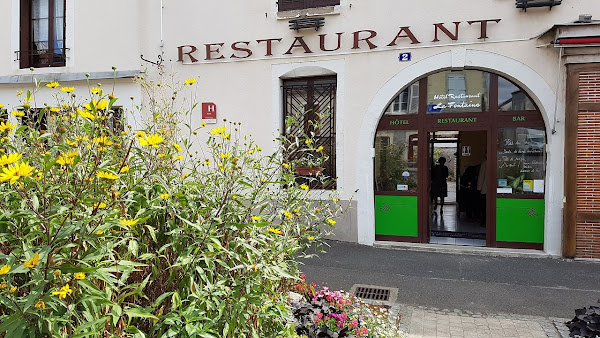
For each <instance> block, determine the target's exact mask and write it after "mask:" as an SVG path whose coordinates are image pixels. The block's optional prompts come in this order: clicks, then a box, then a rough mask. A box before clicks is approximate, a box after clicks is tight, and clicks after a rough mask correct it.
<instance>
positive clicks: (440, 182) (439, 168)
mask: <svg viewBox="0 0 600 338" xmlns="http://www.w3.org/2000/svg"><path fill="white" fill-rule="evenodd" d="M445 164H446V158H445V157H440V158H439V159H438V164H437V165H434V166H433V168H431V198H432V199H433V210H436V209H437V205H438V197H439V198H440V213H444V198H445V197H446V196H448V182H447V179H448V167H446V165H445Z"/></svg>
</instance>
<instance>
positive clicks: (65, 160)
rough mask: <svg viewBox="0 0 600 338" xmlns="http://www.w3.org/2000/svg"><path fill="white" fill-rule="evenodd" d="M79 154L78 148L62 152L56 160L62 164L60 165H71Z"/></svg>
mask: <svg viewBox="0 0 600 338" xmlns="http://www.w3.org/2000/svg"><path fill="white" fill-rule="evenodd" d="M77 155H79V152H78V151H77V150H74V151H71V152H68V153H66V154H61V155H60V156H59V157H58V160H56V163H58V164H60V165H71V164H73V162H74V160H75V156H77Z"/></svg>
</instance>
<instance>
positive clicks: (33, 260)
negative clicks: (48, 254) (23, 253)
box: [23, 252, 40, 269]
mask: <svg viewBox="0 0 600 338" xmlns="http://www.w3.org/2000/svg"><path fill="white" fill-rule="evenodd" d="M39 261H40V254H39V253H38V252H36V253H35V255H33V257H32V258H31V259H30V260H28V261H27V262H25V263H23V266H24V267H26V268H30V269H32V268H34V267H35V266H36V265H38V263H39Z"/></svg>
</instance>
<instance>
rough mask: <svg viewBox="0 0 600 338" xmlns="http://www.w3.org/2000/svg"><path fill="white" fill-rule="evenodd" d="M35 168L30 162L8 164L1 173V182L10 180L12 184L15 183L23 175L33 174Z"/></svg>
mask: <svg viewBox="0 0 600 338" xmlns="http://www.w3.org/2000/svg"><path fill="white" fill-rule="evenodd" d="M34 169H35V168H34V167H32V166H30V165H29V163H27V162H24V163H16V164H15V165H14V166H12V165H11V166H8V168H3V169H2V171H3V173H2V174H0V182H5V181H8V180H10V184H13V183H15V182H16V181H17V180H18V179H19V178H21V177H28V176H31V174H32V173H33V170H34Z"/></svg>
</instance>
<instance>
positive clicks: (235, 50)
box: [177, 19, 501, 63]
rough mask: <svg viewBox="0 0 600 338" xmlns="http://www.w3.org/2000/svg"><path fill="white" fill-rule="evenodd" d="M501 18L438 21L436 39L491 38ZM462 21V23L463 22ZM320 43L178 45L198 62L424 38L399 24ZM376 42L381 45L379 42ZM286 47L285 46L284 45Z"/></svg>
mask: <svg viewBox="0 0 600 338" xmlns="http://www.w3.org/2000/svg"><path fill="white" fill-rule="evenodd" d="M500 20H501V19H486V20H472V21H466V22H462V21H455V22H452V23H451V24H445V23H435V24H433V34H432V35H433V37H434V38H433V40H432V41H431V42H433V43H437V42H439V41H442V39H444V40H446V41H447V40H448V39H449V40H451V41H457V40H458V38H459V33H460V30H461V29H478V30H479V37H478V39H486V38H488V36H487V32H488V25H489V24H491V23H494V24H497V23H499V22H500ZM461 24H462V25H461ZM318 37H319V43H318V45H317V44H316V42H314V41H312V39H313V38H312V37H310V38H309V37H306V38H305V36H296V37H294V39H293V40H291V39H290V40H289V41H286V40H284V39H283V38H268V39H258V40H253V41H235V42H233V43H231V44H230V43H225V42H216V43H207V44H203V45H201V46H202V47H198V46H196V45H182V46H179V47H177V53H178V61H180V62H183V63H196V62H198V61H200V60H203V61H218V60H224V59H234V60H236V59H237V60H239V59H247V58H250V57H252V56H253V55H255V54H256V55H261V57H263V56H264V57H272V56H273V53H274V52H273V50H274V48H275V49H277V48H278V49H282V50H283V49H285V50H286V51H285V52H283V53H281V55H282V56H285V55H292V54H300V53H303V54H312V53H314V52H315V51H322V52H336V51H340V50H341V49H342V45H343V44H342V41H343V40H349V42H350V44H351V45H352V47H351V48H350V49H351V50H354V51H356V50H373V49H376V48H380V47H382V42H381V41H383V43H385V46H388V47H394V46H398V45H399V44H402V43H408V42H410V44H411V45H418V44H420V43H421V40H420V39H422V37H421V36H419V35H417V34H415V33H414V32H413V31H412V30H411V29H410V26H405V27H400V29H399V30H398V32H397V33H396V35H395V36H393V35H392V36H388V37H382V36H378V33H377V32H376V31H374V30H370V29H365V30H359V31H356V32H352V33H335V34H320V35H318ZM376 42H377V43H378V44H379V45H378V44H376ZM281 46H283V47H284V48H281ZM367 48H368V49H367Z"/></svg>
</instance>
